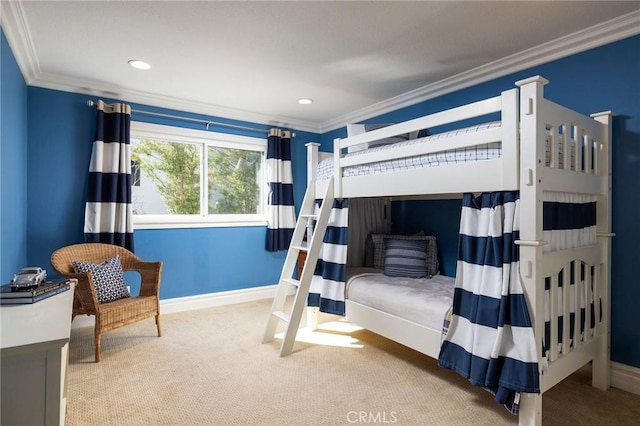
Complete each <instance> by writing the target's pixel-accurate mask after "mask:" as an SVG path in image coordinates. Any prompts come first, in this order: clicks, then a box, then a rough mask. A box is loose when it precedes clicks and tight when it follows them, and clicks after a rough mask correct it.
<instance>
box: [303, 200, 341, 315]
mask: <svg viewBox="0 0 640 426" xmlns="http://www.w3.org/2000/svg"><path fill="white" fill-rule="evenodd" d="M321 202H322V200H316V204H319V203H321ZM348 224H349V200H347V199H343V200H334V201H333V206H332V208H331V213H330V215H329V223H328V225H327V231H326V232H325V235H324V238H323V240H322V247H321V248H320V255H319V256H318V263H317V264H316V268H315V270H314V273H313V278H312V280H311V287H310V289H309V296H308V299H307V306H316V307H319V308H320V311H321V312H326V313H328V314H334V315H344V314H345V310H344V309H345V308H344V294H345V280H346V271H347V242H348Z"/></svg>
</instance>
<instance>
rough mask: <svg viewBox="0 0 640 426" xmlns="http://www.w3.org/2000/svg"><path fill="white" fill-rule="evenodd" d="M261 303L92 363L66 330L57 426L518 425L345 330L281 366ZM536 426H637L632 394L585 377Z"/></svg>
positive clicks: (78, 332)
mask: <svg viewBox="0 0 640 426" xmlns="http://www.w3.org/2000/svg"><path fill="white" fill-rule="evenodd" d="M270 304H271V302H270V301H268V300H265V301H260V302H251V303H245V304H239V305H233V306H225V307H219V308H210V309H203V310H198V311H191V312H183V313H177V314H169V315H164V316H163V317H162V321H163V323H162V325H163V337H161V338H158V337H157V336H154V332H155V326H154V323H153V320H152V319H149V320H145V321H143V322H140V323H138V324H134V325H131V326H127V327H124V328H121V329H118V330H114V331H111V332H109V333H106V334H105V335H104V336H103V337H102V361H101V362H100V363H98V364H96V363H94V362H93V329H92V328H78V329H73V330H72V333H71V344H70V360H69V363H70V365H69V375H68V402H67V407H68V408H67V421H66V425H67V426H75V425H92V426H93V425H127V426H132V425H189V426H196V425H353V424H356V425H358V424H360V425H362V424H395V425H502V424H517V418H516V417H515V416H512V415H511V414H509V413H508V412H507V411H506V410H505V409H504V408H502V407H501V406H499V405H498V404H496V403H494V402H493V399H492V396H491V395H490V394H489V393H488V392H486V391H484V390H481V389H478V388H476V387H474V386H471V385H470V384H469V383H468V382H467V381H466V380H465V379H463V378H462V377H460V376H458V375H457V374H455V373H453V372H451V371H448V370H444V369H441V368H439V367H438V366H437V365H436V361H435V360H433V359H431V358H429V357H427V356H425V355H422V354H419V353H417V352H415V351H412V350H410V349H407V348H405V347H403V346H401V345H398V344H396V343H394V342H391V341H389V340H386V339H384V338H381V337H379V336H376V335H375V334H373V333H371V332H368V331H366V330H359V331H358V330H356V331H353V330H351V331H350V330H349V329H348V328H345V326H348V325H349V324H346V323H344V322H329V323H328V324H327V327H329V328H340V331H327V330H325V331H319V332H316V333H313V334H311V335H306V334H305V333H303V334H304V335H303V336H302V337H303V338H304V339H312V340H314V341H315V342H317V343H306V342H297V343H296V345H295V352H294V353H293V354H292V355H290V356H288V357H285V358H280V357H279V356H278V350H279V343H280V341H279V340H276V341H275V342H273V343H269V344H261V343H260V341H261V338H262V332H263V329H264V325H265V323H266V319H267V315H268V312H269V308H270ZM325 319H326V318H325ZM329 319H331V318H329ZM334 326H335V327H334ZM543 423H544V424H545V425H563V426H564V425H638V424H639V423H640V396H637V395H633V394H631V393H628V392H624V391H621V390H618V389H611V390H609V391H607V392H603V391H599V390H597V389H595V388H593V387H591V386H590V375H589V371H588V368H587V369H584V370H581V371H580V372H578V373H576V374H575V375H573V376H571V377H569V378H568V379H567V380H565V381H564V382H562V383H560V384H559V385H557V386H556V387H554V388H553V389H552V390H551V391H549V392H547V393H545V394H544V398H543Z"/></svg>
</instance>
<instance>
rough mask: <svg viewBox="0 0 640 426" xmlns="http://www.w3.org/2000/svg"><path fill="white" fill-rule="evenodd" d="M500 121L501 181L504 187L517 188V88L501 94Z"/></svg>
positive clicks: (518, 151) (518, 162) (518, 150)
mask: <svg viewBox="0 0 640 426" xmlns="http://www.w3.org/2000/svg"><path fill="white" fill-rule="evenodd" d="M501 104H502V112H501V121H502V162H503V164H504V168H503V175H502V182H503V186H504V187H510V188H512V189H517V188H518V187H519V185H518V178H519V176H518V174H519V169H518V164H520V161H519V158H518V154H519V153H520V149H519V148H520V147H519V144H518V141H517V140H515V141H514V140H513V139H514V138H516V139H517V138H518V133H519V131H518V123H519V117H518V111H519V107H518V89H511V90H507V91H504V92H502V94H501Z"/></svg>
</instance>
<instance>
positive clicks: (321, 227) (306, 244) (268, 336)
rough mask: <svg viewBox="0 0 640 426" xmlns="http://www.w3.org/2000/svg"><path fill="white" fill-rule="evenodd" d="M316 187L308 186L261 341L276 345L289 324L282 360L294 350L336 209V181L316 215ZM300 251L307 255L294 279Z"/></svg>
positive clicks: (283, 343) (328, 187) (326, 193)
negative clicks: (289, 299) (281, 330)
mask: <svg viewBox="0 0 640 426" xmlns="http://www.w3.org/2000/svg"><path fill="white" fill-rule="evenodd" d="M314 187H315V185H313V184H310V185H309V187H308V188H307V192H306V194H305V196H304V200H303V201H302V206H301V208H300V214H299V215H298V220H297V222H296V227H295V229H294V231H293V236H292V237H291V244H290V246H289V250H288V252H287V257H286V259H285V261H284V265H283V267H282V274H281V276H280V282H279V283H278V288H277V290H276V295H275V297H274V299H273V304H272V307H271V312H270V315H269V320H268V322H267V327H266V329H265V332H264V337H263V338H262V343H268V342H271V341H273V340H274V338H275V334H276V329H277V328H278V324H279V322H280V321H282V322H284V323H286V331H285V332H284V338H283V339H282V345H281V347H280V356H287V355H289V354H290V353H291V351H292V350H293V344H294V342H295V340H296V335H297V333H298V328H299V326H300V320H301V318H302V314H303V312H304V308H305V306H306V302H307V296H308V294H309V287H310V286H311V280H312V278H313V272H314V270H315V267H316V263H317V261H318V256H319V255H320V247H321V246H322V240H323V239H324V233H325V231H326V229H327V223H328V222H329V215H330V213H331V208H332V206H333V200H334V195H333V194H334V192H333V179H331V182H329V184H328V185H327V190H326V192H325V194H324V196H323V198H322V205H321V206H320V208H319V209H318V211H317V212H316V204H315V191H314ZM305 235H306V241H305ZM301 251H304V252H306V253H307V256H306V259H305V261H304V266H303V268H302V273H301V274H300V276H299V277H298V278H297V279H295V278H294V277H293V274H294V271H295V270H296V262H297V260H298V255H299V254H300V252H301ZM292 292H294V293H295V297H294V299H293V305H292V306H291V308H290V309H288V312H285V304H286V299H287V296H288V295H290V294H291V293H292Z"/></svg>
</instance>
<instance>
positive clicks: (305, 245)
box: [291, 241, 309, 251]
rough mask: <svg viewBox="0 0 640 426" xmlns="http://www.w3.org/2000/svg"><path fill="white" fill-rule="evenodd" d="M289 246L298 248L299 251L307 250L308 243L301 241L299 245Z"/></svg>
mask: <svg viewBox="0 0 640 426" xmlns="http://www.w3.org/2000/svg"><path fill="white" fill-rule="evenodd" d="M291 248H293V249H296V250H300V251H307V250H309V245H308V244H306V243H305V242H304V241H303V242H302V244H300V245H299V246H294V245H292V246H291Z"/></svg>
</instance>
